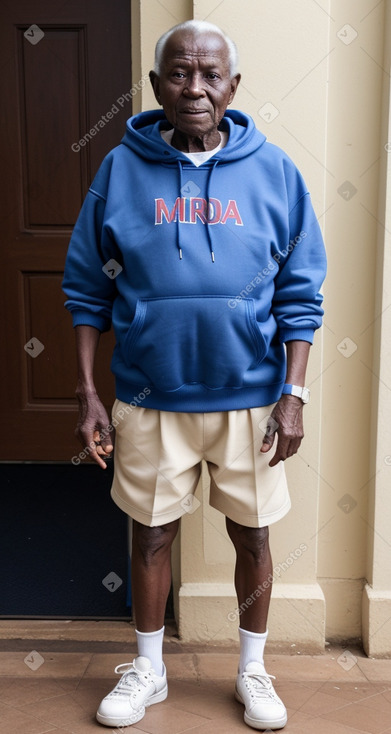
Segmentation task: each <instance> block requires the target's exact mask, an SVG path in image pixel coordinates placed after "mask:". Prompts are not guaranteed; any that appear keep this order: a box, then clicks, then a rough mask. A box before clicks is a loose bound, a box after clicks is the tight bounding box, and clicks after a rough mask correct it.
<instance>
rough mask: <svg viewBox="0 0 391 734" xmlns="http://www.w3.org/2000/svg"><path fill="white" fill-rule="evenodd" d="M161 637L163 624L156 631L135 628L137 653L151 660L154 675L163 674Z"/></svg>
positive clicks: (162, 635)
mask: <svg viewBox="0 0 391 734" xmlns="http://www.w3.org/2000/svg"><path fill="white" fill-rule="evenodd" d="M163 637H164V626H163V627H162V628H161V629H160V630H156V632H139V631H138V630H136V639H137V651H138V654H139V655H142V656H143V657H145V658H148V659H149V660H150V661H151V664H152V667H153V669H154V671H155V673H156V675H163Z"/></svg>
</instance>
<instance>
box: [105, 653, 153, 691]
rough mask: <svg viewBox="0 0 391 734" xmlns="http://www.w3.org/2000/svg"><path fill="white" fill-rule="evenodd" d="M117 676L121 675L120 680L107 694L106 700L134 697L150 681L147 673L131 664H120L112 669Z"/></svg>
mask: <svg viewBox="0 0 391 734" xmlns="http://www.w3.org/2000/svg"><path fill="white" fill-rule="evenodd" d="M114 672H115V673H116V674H117V675H121V673H122V675H121V678H120V680H119V681H118V683H117V685H116V686H115V688H113V690H112V691H111V692H110V693H109V694H108V696H107V698H112V697H114V696H131V695H133V696H135V695H136V694H137V693H139V692H141V691H142V689H143V687H146V686H147V685H148V683H149V681H150V676H149V671H147V672H145V671H140V670H137V668H136V667H135V665H134V661H133V663H121V665H117V667H116V668H115V669H114Z"/></svg>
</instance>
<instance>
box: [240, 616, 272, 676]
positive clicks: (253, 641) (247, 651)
mask: <svg viewBox="0 0 391 734" xmlns="http://www.w3.org/2000/svg"><path fill="white" fill-rule="evenodd" d="M267 633H268V630H266V632H249V630H244V629H242V628H241V627H239V639H240V658H239V673H240V674H242V673H243V671H244V670H245V668H246V665H247V664H248V663H261V665H264V662H263V651H264V649H265V644H266V638H267Z"/></svg>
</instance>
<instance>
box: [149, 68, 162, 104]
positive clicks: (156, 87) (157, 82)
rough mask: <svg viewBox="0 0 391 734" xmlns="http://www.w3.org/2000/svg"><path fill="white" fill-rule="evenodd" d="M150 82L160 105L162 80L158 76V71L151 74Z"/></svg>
mask: <svg viewBox="0 0 391 734" xmlns="http://www.w3.org/2000/svg"><path fill="white" fill-rule="evenodd" d="M149 81H150V82H151V84H152V89H153V93H154V95H155V97H156V101H157V102H158V103H159V104H160V79H159V77H158V75H157V74H156V71H150V72H149Z"/></svg>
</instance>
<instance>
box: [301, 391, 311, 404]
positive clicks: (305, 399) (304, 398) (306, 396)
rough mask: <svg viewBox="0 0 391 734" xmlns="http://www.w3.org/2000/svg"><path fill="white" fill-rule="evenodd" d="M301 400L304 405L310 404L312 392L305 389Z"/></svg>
mask: <svg viewBox="0 0 391 734" xmlns="http://www.w3.org/2000/svg"><path fill="white" fill-rule="evenodd" d="M301 399H302V401H303V403H308V402H309V399H310V391H309V389H308V387H303V391H302V393H301Z"/></svg>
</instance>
